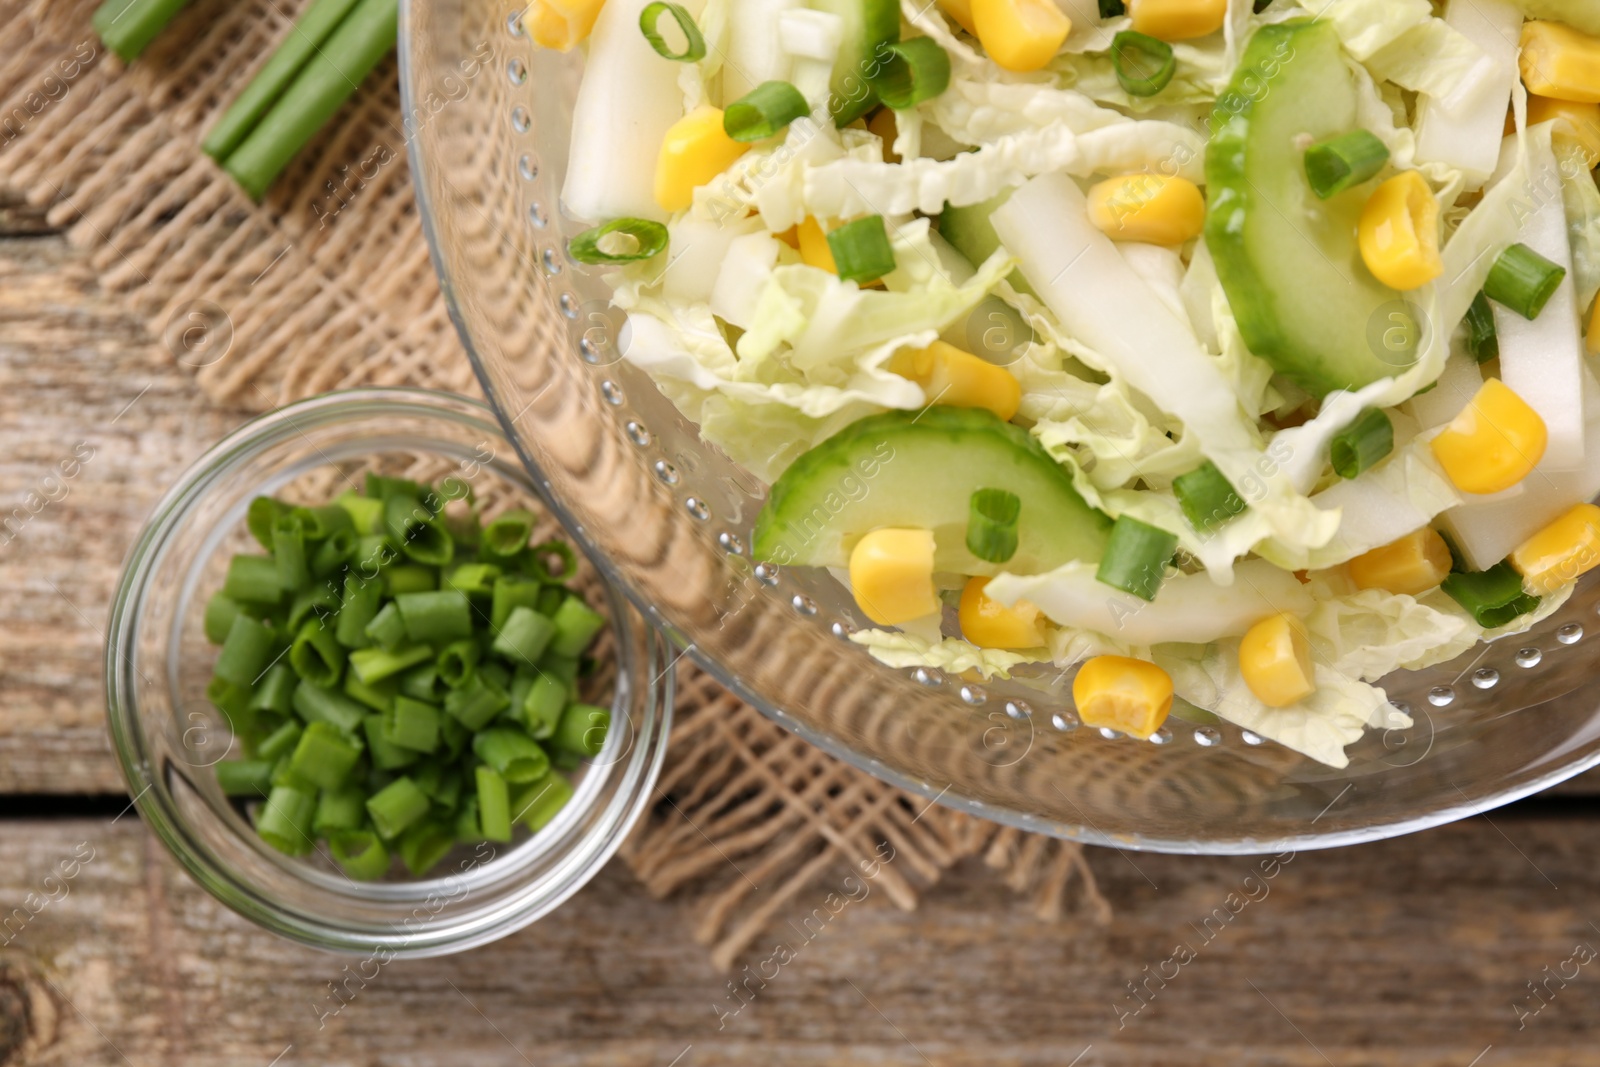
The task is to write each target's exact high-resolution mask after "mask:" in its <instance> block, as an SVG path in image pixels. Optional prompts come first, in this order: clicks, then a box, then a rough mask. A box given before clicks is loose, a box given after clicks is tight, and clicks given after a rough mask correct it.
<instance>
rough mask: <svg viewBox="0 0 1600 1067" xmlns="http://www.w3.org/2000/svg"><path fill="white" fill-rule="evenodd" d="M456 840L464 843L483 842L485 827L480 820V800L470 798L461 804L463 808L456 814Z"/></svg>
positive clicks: (474, 797)
mask: <svg viewBox="0 0 1600 1067" xmlns="http://www.w3.org/2000/svg"><path fill="white" fill-rule="evenodd" d="M451 829H453V830H455V834H456V840H457V841H460V842H462V843H466V842H470V841H482V840H483V825H482V823H481V822H480V821H479V819H478V798H477V797H476V796H470V797H468V798H467V799H466V800H464V801H462V802H461V807H460V809H459V810H457V812H456V821H455V824H454V825H453V826H452V827H451Z"/></svg>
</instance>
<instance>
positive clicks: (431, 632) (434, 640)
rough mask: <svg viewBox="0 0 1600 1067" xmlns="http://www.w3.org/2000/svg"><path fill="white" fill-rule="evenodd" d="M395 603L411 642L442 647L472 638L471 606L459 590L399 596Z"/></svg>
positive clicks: (442, 590)
mask: <svg viewBox="0 0 1600 1067" xmlns="http://www.w3.org/2000/svg"><path fill="white" fill-rule="evenodd" d="M394 603H395V607H397V608H399V609H400V618H401V619H402V620H404V622H405V624H406V634H407V636H409V637H410V638H411V640H413V641H421V642H424V643H426V644H430V645H444V644H448V643H450V642H451V641H454V640H457V639H458V638H462V637H471V636H472V604H471V603H470V602H469V601H468V600H467V596H466V594H465V593H463V592H461V591H460V590H458V589H440V590H437V591H433V592H427V593H401V594H400V595H399V596H396V597H395V598H394Z"/></svg>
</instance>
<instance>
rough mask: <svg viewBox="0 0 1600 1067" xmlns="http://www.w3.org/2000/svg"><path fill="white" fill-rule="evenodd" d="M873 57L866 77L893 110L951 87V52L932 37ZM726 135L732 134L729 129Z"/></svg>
mask: <svg viewBox="0 0 1600 1067" xmlns="http://www.w3.org/2000/svg"><path fill="white" fill-rule="evenodd" d="M875 58H876V60H877V67H878V73H877V76H876V77H873V78H870V79H868V80H869V82H870V83H871V85H872V89H873V91H874V92H876V93H877V94H878V99H879V100H882V101H883V102H884V104H886V105H887V106H888V107H890V108H892V109H893V110H895V111H904V110H906V109H907V108H913V107H916V106H917V105H918V104H920V103H922V102H923V101H924V100H932V99H933V98H934V97H936V96H938V95H939V94H940V93H942V92H944V91H945V90H946V89H947V88H949V87H950V55H949V53H947V52H946V51H945V50H944V49H943V48H940V47H939V43H938V42H937V41H935V40H934V39H933V38H931V37H912V38H909V39H907V40H904V41H896V42H894V43H893V44H890V45H887V46H886V47H885V48H883V49H882V50H881V51H880V52H879V53H878V54H877V56H876V57H875ZM769 84H771V83H769ZM778 84H783V83H781V82H780V83H778ZM794 95H795V96H796V97H797V98H798V99H800V102H801V104H802V106H803V105H804V103H805V98H804V97H801V96H800V93H799V91H798V90H794ZM809 111H810V108H806V110H805V111H802V112H800V114H802V115H803V114H807V113H808V112H809ZM794 117H795V118H799V117H800V116H799V115H796V116H794ZM729 135H730V136H732V133H731V131H730V134H729ZM755 139H757V138H752V140H755ZM736 140H737V138H736Z"/></svg>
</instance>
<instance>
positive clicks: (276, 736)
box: [256, 719, 305, 762]
mask: <svg viewBox="0 0 1600 1067" xmlns="http://www.w3.org/2000/svg"><path fill="white" fill-rule="evenodd" d="M304 730H305V727H303V726H301V725H300V724H299V723H297V722H295V721H294V720H293V719H290V720H289V721H288V722H286V723H284V724H283V725H282V726H280V727H278V728H277V729H276V730H274V731H272V733H270V734H268V735H267V736H266V737H265V738H263V739H262V741H261V742H260V743H259V744H258V745H256V755H257V756H258V757H260V758H261V759H264V760H272V761H273V762H277V760H278V759H279V758H280V757H283V756H287V755H288V754H289V753H290V752H293V751H294V746H295V745H297V744H299V743H300V734H301V733H302V732H303V731H304Z"/></svg>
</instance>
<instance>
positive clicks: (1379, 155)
mask: <svg viewBox="0 0 1600 1067" xmlns="http://www.w3.org/2000/svg"><path fill="white" fill-rule="evenodd" d="M1388 162H1389V146H1388V145H1386V144H1384V143H1383V142H1382V141H1380V140H1378V137H1377V135H1376V134H1374V133H1373V132H1372V131H1371V130H1351V131H1350V132H1349V133H1341V134H1340V135H1339V136H1337V137H1330V138H1328V139H1327V140H1326V141H1319V142H1317V143H1316V144H1314V145H1312V146H1311V147H1310V148H1308V149H1306V180H1307V181H1309V182H1310V183H1311V191H1312V192H1313V193H1316V194H1317V196H1318V197H1319V198H1320V199H1322V200H1327V199H1329V198H1331V197H1334V196H1337V195H1338V194H1339V193H1342V192H1344V191H1345V190H1346V189H1353V188H1355V187H1356V186H1358V185H1360V184H1361V183H1363V182H1366V181H1370V180H1372V179H1373V178H1375V177H1377V175H1378V172H1379V171H1381V170H1383V168H1384V167H1385V166H1386V165H1387V164H1388Z"/></svg>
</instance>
